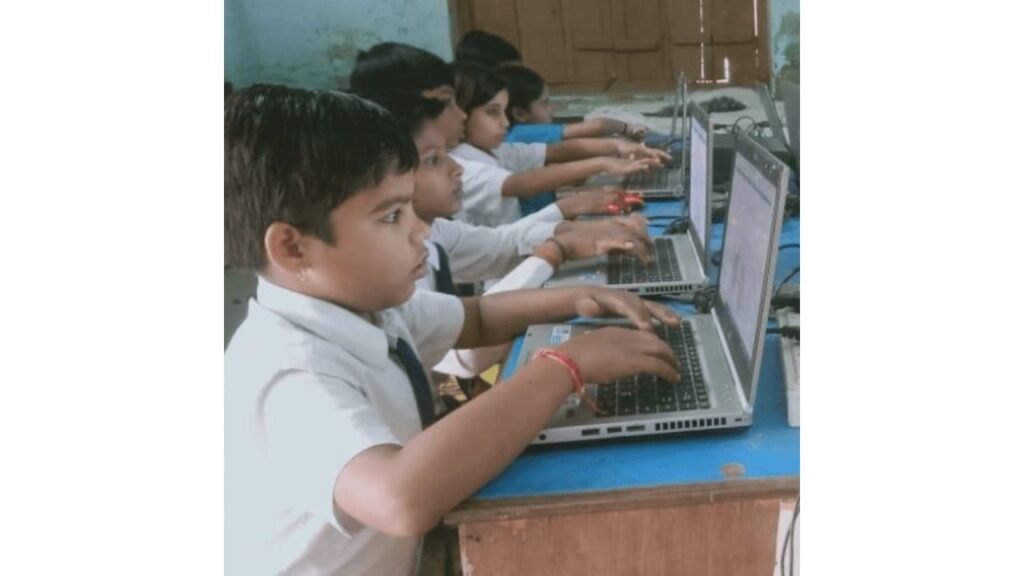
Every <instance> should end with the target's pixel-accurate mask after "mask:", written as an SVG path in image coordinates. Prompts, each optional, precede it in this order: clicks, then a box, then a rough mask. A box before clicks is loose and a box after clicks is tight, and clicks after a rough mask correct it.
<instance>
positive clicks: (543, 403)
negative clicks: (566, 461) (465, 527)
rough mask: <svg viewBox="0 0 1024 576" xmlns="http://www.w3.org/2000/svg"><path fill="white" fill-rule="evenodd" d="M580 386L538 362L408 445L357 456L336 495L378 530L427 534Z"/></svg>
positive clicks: (497, 470)
mask: <svg viewBox="0 0 1024 576" xmlns="http://www.w3.org/2000/svg"><path fill="white" fill-rule="evenodd" d="M572 389H573V388H572V380H571V377H570V375H569V372H568V371H567V370H566V369H565V368H564V367H562V366H560V365H558V364H557V363H555V362H551V361H544V362H531V363H530V364H528V365H526V366H524V367H523V368H521V369H520V370H518V371H517V372H516V374H515V375H514V376H512V377H511V378H509V379H508V380H506V381H504V382H502V383H501V385H500V386H495V387H494V388H492V389H491V390H489V391H488V392H487V393H485V394H481V395H480V396H478V397H477V398H475V399H473V401H472V402H470V403H468V404H466V405H465V406H462V407H461V408H459V409H458V410H455V411H454V412H452V413H450V414H448V415H447V416H445V417H444V418H442V419H441V420H439V421H437V422H436V423H434V424H433V425H432V426H430V427H429V428H427V429H426V430H424V431H423V432H422V433H420V434H417V435H416V436H415V437H414V438H413V439H412V440H410V441H409V442H408V443H406V444H405V446H403V447H398V446H393V445H382V446H375V447H373V448H370V449H369V450H367V451H365V452H363V453H362V454H360V455H359V456H357V457H356V458H355V459H353V460H352V461H351V462H350V463H349V464H348V466H346V469H345V470H344V471H343V472H342V474H341V475H340V476H339V482H338V484H337V486H336V488H335V491H336V495H335V499H336V501H338V502H339V503H340V504H342V508H343V509H345V510H346V511H348V512H349V513H350V514H352V515H353V516H355V517H357V518H359V519H360V520H362V521H363V522H365V523H367V524H369V525H370V526H372V527H374V528H376V529H378V530H381V531H384V532H386V533H389V534H394V535H398V536H416V535H421V534H423V533H425V532H427V531H428V530H429V529H430V528H432V527H433V526H434V525H436V524H437V523H438V522H439V521H440V520H441V518H442V517H443V516H444V514H446V513H447V512H449V511H450V510H451V509H452V508H454V507H455V506H457V505H458V504H459V503H460V502H462V501H463V500H465V499H466V498H468V497H469V496H471V495H472V494H473V493H474V492H475V491H477V490H479V489H480V488H481V487H482V486H483V485H484V484H486V483H487V482H488V481H489V480H491V479H492V478H494V477H495V476H497V475H498V474H499V473H500V472H501V471H502V470H503V469H505V468H506V467H507V466H508V465H509V463H510V462H512V460H513V459H515V458H516V456H518V455H519V454H520V453H521V452H522V451H523V449H524V448H526V446H527V445H528V444H529V443H530V441H531V440H532V439H533V438H534V437H535V436H536V435H537V433H538V432H539V431H540V430H542V429H543V427H544V425H545V424H546V423H547V422H548V420H549V419H550V418H551V415H552V414H554V412H555V410H557V409H558V406H559V405H560V404H562V403H563V402H564V401H565V398H566V397H567V396H568V395H569V393H570V392H572Z"/></svg>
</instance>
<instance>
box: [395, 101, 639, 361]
mask: <svg viewBox="0 0 1024 576" xmlns="http://www.w3.org/2000/svg"><path fill="white" fill-rule="evenodd" d="M376 102H377V103H379V104H381V105H383V106H384V107H385V108H387V109H388V111H390V112H391V113H392V116H393V117H394V118H395V120H396V122H397V123H398V124H399V125H400V126H402V127H403V129H405V130H407V131H408V133H409V135H410V136H411V137H412V138H413V141H414V142H415V143H416V149H417V152H418V153H419V155H420V165H419V167H418V168H417V169H416V187H415V191H414V193H413V201H412V204H413V210H414V211H415V212H416V215H417V216H419V218H420V219H421V220H423V221H424V222H426V223H427V224H430V226H431V232H430V237H429V239H428V240H429V241H428V242H427V243H426V245H427V249H428V251H429V253H430V254H429V256H428V261H429V262H430V271H429V272H428V274H427V275H426V276H424V277H423V278H421V279H420V281H419V282H418V283H417V286H418V287H419V288H421V289H426V290H436V291H440V292H445V293H447V294H453V295H455V286H456V284H457V283H466V282H468V283H473V282H480V281H485V280H491V279H496V278H499V277H501V276H504V278H502V280H501V281H500V282H498V283H497V284H496V285H494V286H492V287H491V288H490V289H489V290H488V291H487V292H486V294H494V293H498V292H504V291H506V290H514V289H521V288H539V287H541V286H542V285H543V284H544V282H546V281H547V280H548V279H549V278H551V276H552V274H554V272H555V270H557V269H558V267H559V266H560V265H561V264H562V262H564V261H568V260H577V259H584V258H593V257H595V256H599V255H602V254H606V253H607V252H609V251H611V250H627V251H631V252H633V253H635V254H636V255H637V256H638V257H639V258H640V259H641V260H643V261H645V262H647V261H650V259H651V257H650V253H649V248H650V246H651V239H650V237H649V236H648V235H647V221H646V220H645V219H644V218H643V216H642V215H640V214H634V215H632V216H631V217H629V218H615V219H605V220H596V221H589V222H560V223H557V224H556V223H552V222H534V223H532V224H531V222H533V221H534V220H536V215H535V216H530V217H527V218H523V219H521V220H519V221H518V222H515V223H513V224H505V225H502V226H498V227H494V228H492V227H487V226H474V225H472V224H467V223H465V222H460V221H457V220H450V219H448V217H450V216H451V215H452V214H454V213H455V212H457V211H458V210H459V208H460V207H461V205H462V199H461V191H462V183H461V181H460V179H459V177H460V175H461V174H462V168H461V167H460V166H459V165H458V164H457V163H456V162H455V161H454V160H452V159H451V157H450V156H448V154H447V152H446V150H445V145H444V136H443V135H442V134H441V129H440V127H439V125H438V119H437V118H438V116H439V115H440V114H441V111H442V110H443V108H444V104H443V103H441V102H439V101H437V100H433V99H428V98H423V97H420V96H415V95H412V96H403V95H396V94H392V95H388V96H385V95H380V96H378V98H377V100H376ZM607 194H608V193H592V194H585V195H578V196H567V197H564V198H562V199H561V200H559V203H561V204H563V206H562V207H561V210H562V211H563V212H565V213H571V212H573V211H574V210H575V208H573V207H572V205H573V204H575V203H579V202H581V201H582V202H588V203H592V202H594V201H595V200H598V201H613V202H614V201H616V198H615V197H614V196H613V197H612V198H604V197H605V196H606V195H607ZM531 253H532V256H530V257H529V258H526V259H525V260H523V256H524V255H528V254H531ZM507 351H508V345H499V346H495V347H491V348H489V349H485V350H478V351H461V353H459V354H458V355H456V354H455V353H454V352H453V353H450V354H449V355H448V356H446V358H445V360H443V361H442V362H441V363H440V364H439V365H438V366H436V367H435V369H436V370H437V371H439V372H443V373H446V374H453V375H456V376H460V377H463V378H468V377H471V376H475V375H477V374H479V373H480V372H482V371H483V370H486V369H487V368H490V367H491V366H493V365H494V364H495V363H497V362H498V361H500V359H501V358H502V357H504V356H505V354H506V353H507Z"/></svg>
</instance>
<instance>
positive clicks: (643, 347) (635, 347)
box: [556, 327, 679, 383]
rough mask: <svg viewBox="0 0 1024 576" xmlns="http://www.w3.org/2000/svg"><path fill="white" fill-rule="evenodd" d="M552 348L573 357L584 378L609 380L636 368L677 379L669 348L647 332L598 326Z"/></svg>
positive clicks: (676, 380) (675, 365)
mask: <svg viewBox="0 0 1024 576" xmlns="http://www.w3.org/2000/svg"><path fill="white" fill-rule="evenodd" d="M556 349H557V350H558V351H559V352H562V353H563V354H565V355H567V356H569V357H570V358H572V359H573V360H575V361H576V365H577V366H579V368H580V372H582V374H581V376H582V377H583V381H584V382H595V383H605V382H611V381H613V380H615V379H616V378H622V377H623V376H630V375H633V374H637V373H640V372H646V373H648V374H656V375H658V376H661V377H662V378H664V379H666V380H669V381H670V382H678V381H679V367H678V366H679V364H678V361H677V360H676V358H675V355H674V354H672V349H671V348H670V347H669V345H668V344H667V343H665V342H664V341H662V340H661V339H660V338H658V337H657V336H655V335H654V334H653V333H651V332H641V331H640V330H630V329H628V328H618V327H608V328H601V329H599V330H594V331H592V332H588V333H586V334H583V335H581V336H577V337H575V338H573V339H571V340H569V341H568V342H566V343H564V344H561V345H559V346H558V347H557V348H556Z"/></svg>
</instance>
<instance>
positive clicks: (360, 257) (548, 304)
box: [224, 86, 679, 575]
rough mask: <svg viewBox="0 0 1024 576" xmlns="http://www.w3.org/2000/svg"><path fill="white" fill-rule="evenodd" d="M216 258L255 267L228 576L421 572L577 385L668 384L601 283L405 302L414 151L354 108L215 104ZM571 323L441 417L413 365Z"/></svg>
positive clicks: (331, 97)
mask: <svg viewBox="0 0 1024 576" xmlns="http://www.w3.org/2000/svg"><path fill="white" fill-rule="evenodd" d="M224 119H225V124H224V135H225V148H224V152H225V155H224V158H225V182H224V208H225V210H224V213H225V252H226V254H225V255H226V257H227V259H228V261H229V262H230V263H231V264H234V265H236V266H239V267H243V268H250V269H254V270H257V271H258V272H259V287H258V289H257V296H256V298H255V299H254V300H252V301H251V302H250V311H249V315H248V317H247V318H246V320H245V321H244V322H243V324H242V326H241V327H240V328H239V329H238V332H236V333H235V336H234V338H233V339H232V341H231V343H230V345H229V347H228V350H227V352H226V354H225V569H226V572H227V573H228V574H246V575H248V574H282V573H284V574H403V575H411V574H415V572H416V566H417V551H418V547H419V536H420V535H422V534H423V533H424V532H426V531H427V530H428V529H429V528H430V527H432V526H433V525H434V524H436V523H437V521H438V520H439V519H440V518H441V516H442V515H443V514H444V513H445V512H447V511H448V510H450V509H451V508H452V507H454V506H455V505H456V504H458V503H459V502H460V501H462V500H463V499H465V498H466V497H468V496H469V495H471V494H472V493H473V492H474V491H476V490H478V489H479V488H480V487H481V486H483V484H484V483H486V482H487V481H489V480H490V479H491V478H493V477H494V476H495V475H496V474H498V473H499V472H500V471H501V470H502V469H503V468H504V467H505V466H507V465H508V463H509V462H510V461H511V460H512V459H513V458H515V457H516V456H517V455H518V454H519V453H520V452H521V451H522V449H523V448H524V447H525V446H526V445H527V444H528V443H529V442H530V440H531V439H532V438H533V436H534V435H535V434H536V433H537V432H538V431H539V430H540V429H541V428H542V427H543V425H544V424H545V422H546V421H547V420H548V418H550V416H551V415H552V414H553V413H554V411H555V410H556V409H557V408H558V406H559V405H561V404H562V402H564V401H565V398H566V396H567V395H568V394H569V393H571V392H572V390H573V389H574V387H575V388H576V389H577V390H578V389H579V388H578V386H579V382H581V381H582V380H585V381H587V382H607V381H609V380H612V379H615V378H618V377H621V376H625V375H628V374H631V373H636V372H640V371H645V372H650V373H654V374H658V375H660V376H662V377H665V378H668V379H672V380H677V379H678V374H677V372H676V366H675V362H674V359H673V357H672V353H671V350H670V349H669V348H668V346H667V345H666V344H665V343H664V342H662V341H661V340H659V339H658V338H657V337H656V336H654V335H653V333H652V332H651V322H652V319H653V318H657V319H659V320H660V321H663V322H667V323H670V324H677V323H678V321H679V319H678V317H677V316H675V315H674V314H673V313H671V312H670V311H668V310H667V309H665V308H664V307H661V306H658V305H656V304H653V303H649V302H644V301H642V300H640V299H638V298H636V297H635V296H632V295H630V294H626V293H620V292H615V291H612V290H607V289H594V288H580V289H566V290H543V291H531V290H524V291H518V292H515V293H507V294H500V295H495V296H486V297H483V298H479V299H477V298H470V299H463V300H459V299H457V298H454V297H451V296H447V295H443V294H436V293H419V292H417V293H415V295H414V284H415V281H416V280H417V278H419V277H420V276H422V275H423V274H424V272H425V270H426V262H425V258H426V252H425V249H424V247H423V241H424V239H425V238H426V237H427V234H428V232H429V229H428V227H427V226H426V224H424V223H423V222H422V221H420V220H419V219H418V218H416V216H415V214H414V212H413V210H412V206H411V200H412V196H413V186H414V175H413V173H412V171H413V170H414V169H415V167H416V165H417V162H418V158H417V155H416V150H415V147H414V145H413V143H412V142H411V141H410V140H409V138H408V135H407V134H405V133H404V132H403V131H402V130H401V129H400V128H399V127H398V126H397V125H395V124H394V123H393V122H392V121H391V119H390V118H389V116H388V115H387V114H386V113H385V112H384V111H383V110H382V109H380V108H379V107H377V106H374V105H372V104H369V103H366V102H365V101H362V100H360V99H358V98H356V97H353V96H349V95H344V94H338V93H332V92H309V91H305V90H299V89H293V88H285V87H280V86H253V87H250V88H246V89H244V90H240V91H238V92H235V93H234V94H232V95H231V96H230V97H229V98H228V100H227V102H226V104H225V111H224ZM576 314H582V315H587V316H597V315H609V314H612V315H624V316H627V317H629V318H631V319H632V320H633V322H634V323H635V324H636V325H637V327H638V328H640V329H639V330H628V329H621V328H609V329H604V330H599V331H595V332H593V333H590V334H587V335H585V336H584V337H582V338H579V339H573V340H571V341H570V342H567V343H565V344H562V345H560V346H558V347H556V348H554V349H552V350H551V351H548V352H545V353H544V354H543V355H542V357H539V358H538V359H536V360H535V361H533V362H531V363H530V364H528V365H527V366H525V367H524V368H523V369H522V370H520V371H519V372H518V373H517V374H516V376H515V377H513V378H510V379H509V380H508V381H507V382H505V383H503V384H502V385H501V386H498V387H496V388H495V389H493V390H491V391H489V392H487V393H486V394H483V395H482V396H480V397H479V398H477V399H475V400H473V401H471V402H469V403H468V404H466V405H465V406H464V407H462V408H460V409H459V410H456V411H455V412H453V413H451V414H449V415H448V416H446V417H445V418H443V419H442V420H440V421H437V422H436V423H435V422H434V418H435V415H434V414H433V412H432V402H431V394H432V391H431V390H430V386H429V383H428V381H427V378H426V375H425V373H424V371H423V368H422V362H423V361H426V362H427V363H428V365H429V363H431V362H433V361H436V359H437V358H439V357H440V355H441V354H443V353H444V352H445V351H446V350H447V349H449V348H451V347H452V346H453V345H455V346H460V347H476V346H486V345H493V344H496V343H499V342H503V341H507V340H508V339H510V338H511V337H512V336H513V335H515V334H516V333H517V332H520V331H521V330H523V329H524V328H525V327H526V326H527V325H529V324H532V323H537V322H544V321H560V320H562V319H566V318H569V317H572V316H575V315H576Z"/></svg>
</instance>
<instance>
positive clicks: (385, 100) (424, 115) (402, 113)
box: [365, 92, 445, 138]
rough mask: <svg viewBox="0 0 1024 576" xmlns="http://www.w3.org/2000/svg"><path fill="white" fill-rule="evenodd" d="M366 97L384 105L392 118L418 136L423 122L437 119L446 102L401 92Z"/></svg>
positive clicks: (410, 133) (377, 93) (414, 135)
mask: <svg viewBox="0 0 1024 576" xmlns="http://www.w3.org/2000/svg"><path fill="white" fill-rule="evenodd" d="M365 98H366V99H368V100H371V101H373V102H376V103H377V104H380V105H381V106H383V107H384V108H385V109H386V110H387V111H388V112H390V113H391V116H392V118H394V120H395V122H396V123H398V125H399V126H401V127H402V129H404V130H405V131H406V133H408V134H409V137H410V138H416V136H418V135H419V133H420V131H421V130H422V129H423V124H424V123H426V122H428V121H430V120H435V119H437V118H438V117H439V116H440V115H441V113H442V112H444V109H445V103H444V102H443V101H441V100H438V99H436V98H424V97H423V96H420V95H419V94H407V93H401V92H376V93H371V94H366V95H365Z"/></svg>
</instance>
